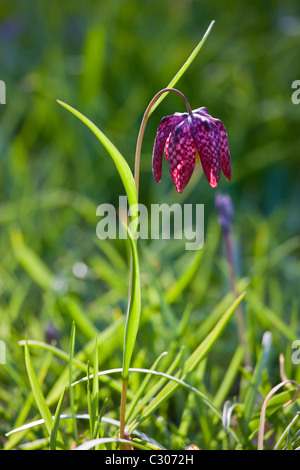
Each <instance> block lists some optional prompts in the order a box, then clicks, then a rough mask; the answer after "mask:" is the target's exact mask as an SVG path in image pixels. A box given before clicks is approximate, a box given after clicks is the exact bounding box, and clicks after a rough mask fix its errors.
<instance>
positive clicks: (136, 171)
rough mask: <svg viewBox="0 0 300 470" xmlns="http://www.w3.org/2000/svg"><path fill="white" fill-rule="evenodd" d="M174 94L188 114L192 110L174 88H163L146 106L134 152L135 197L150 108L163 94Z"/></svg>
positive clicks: (137, 190)
mask: <svg viewBox="0 0 300 470" xmlns="http://www.w3.org/2000/svg"><path fill="white" fill-rule="evenodd" d="M170 91H171V92H174V93H177V94H178V95H179V96H181V98H182V99H183V100H184V101H185V104H186V106H187V110H188V113H189V114H191V113H192V109H191V107H190V104H189V102H188V100H187V99H186V97H185V96H184V94H183V93H181V92H180V91H179V90H176V89H175V88H163V89H162V90H160V91H159V92H158V93H157V94H156V95H155V96H154V98H152V100H151V101H150V103H149V104H148V107H147V109H146V111H145V113H144V116H143V119H142V122H141V126H140V130H139V135H138V139H137V145H136V151H135V168H134V180H135V187H136V192H137V195H138V194H139V176H140V160H141V148H142V142H143V137H144V132H145V128H146V124H147V121H148V118H149V116H150V114H151V112H152V108H153V106H154V104H155V103H156V101H157V100H158V99H159V98H160V96H161V95H163V94H164V93H169V92H170Z"/></svg>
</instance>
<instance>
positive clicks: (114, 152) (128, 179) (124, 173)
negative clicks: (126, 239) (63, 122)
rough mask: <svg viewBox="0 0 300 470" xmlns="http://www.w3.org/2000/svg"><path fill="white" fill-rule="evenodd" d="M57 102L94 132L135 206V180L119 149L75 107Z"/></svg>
mask: <svg viewBox="0 0 300 470" xmlns="http://www.w3.org/2000/svg"><path fill="white" fill-rule="evenodd" d="M57 102H58V103H59V104H60V105H61V106H63V107H64V108H66V109H67V110H68V111H70V112H71V113H72V114H74V116H76V117H77V118H78V119H80V120H81V121H82V122H83V123H84V124H85V125H86V126H87V127H88V128H89V129H90V130H91V131H92V132H93V133H94V134H95V136H96V137H97V138H98V139H99V141H100V142H101V143H102V144H103V146H104V147H105V148H106V150H107V151H108V153H109V154H110V156H111V157H112V159H113V161H114V163H115V165H116V168H117V170H118V172H119V175H120V177H121V180H122V182H123V185H124V188H125V191H126V194H127V198H128V202H129V206H136V207H137V202H138V201H137V194H136V188H135V182H134V178H133V175H132V172H131V170H130V168H129V165H128V163H127V162H126V160H125V158H124V157H123V155H122V154H121V153H120V152H119V150H118V149H117V148H116V147H115V146H114V145H113V143H112V142H111V141H110V140H109V139H108V138H107V137H106V135H105V134H103V132H102V131H100V129H98V127H97V126H96V125H95V124H94V123H93V122H92V121H90V119H88V118H87V117H86V116H84V115H83V114H81V113H80V112H79V111H77V110H76V109H74V108H72V106H69V105H68V104H66V103H64V102H63V101H60V100H57Z"/></svg>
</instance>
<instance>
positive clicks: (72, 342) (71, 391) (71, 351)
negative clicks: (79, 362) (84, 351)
mask: <svg viewBox="0 0 300 470" xmlns="http://www.w3.org/2000/svg"><path fill="white" fill-rule="evenodd" d="M75 332H76V327H75V322H73V323H72V329H71V336H70V346H69V356H70V359H69V394H70V406H71V413H72V417H73V428H74V435H75V440H76V442H77V444H78V432H77V422H76V412H75V393H74V389H73V387H72V386H71V385H72V382H73V357H74V347H75Z"/></svg>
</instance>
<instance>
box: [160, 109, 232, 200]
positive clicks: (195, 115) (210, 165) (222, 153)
mask: <svg viewBox="0 0 300 470" xmlns="http://www.w3.org/2000/svg"><path fill="white" fill-rule="evenodd" d="M163 153H165V156H166V158H167V160H168V162H169V169H170V174H171V176H172V179H173V181H174V183H175V186H176V189H177V191H178V192H179V193H181V192H182V191H183V190H184V188H185V187H186V185H187V184H188V182H189V180H190V178H191V176H192V174H193V171H194V168H195V165H196V164H198V163H199V157H200V160H201V164H202V167H203V171H204V174H205V176H206V178H207V180H208V182H209V184H210V185H211V187H212V188H215V187H216V186H217V185H218V182H219V179H220V174H221V170H222V171H223V173H224V175H225V176H226V178H227V179H228V180H230V178H231V162H230V152H229V146H228V139H227V133H226V129H225V126H224V124H223V123H222V121H220V120H219V119H214V118H213V117H211V116H210V114H209V113H208V111H207V109H206V108H199V109H196V110H194V111H192V112H191V113H175V114H173V115H172V116H166V117H164V118H163V119H162V120H161V122H160V125H159V127H158V130H157V134H156V138H155V142H154V149H153V157H152V170H153V176H154V179H155V181H156V182H157V183H158V182H159V181H160V180H161V171H162V156H163Z"/></svg>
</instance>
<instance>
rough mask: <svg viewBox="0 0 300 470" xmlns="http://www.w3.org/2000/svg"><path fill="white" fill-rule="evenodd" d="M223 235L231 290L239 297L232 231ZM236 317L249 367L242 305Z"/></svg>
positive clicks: (240, 339)
mask: <svg viewBox="0 0 300 470" xmlns="http://www.w3.org/2000/svg"><path fill="white" fill-rule="evenodd" d="M223 234H224V239H225V245H226V254H227V260H228V264H229V270H230V283H231V289H232V291H233V293H234V296H235V297H238V292H237V288H236V273H235V268H234V259H233V247H232V239H231V234H230V230H223ZM236 315H237V328H238V337H239V341H240V344H241V345H242V347H243V349H244V352H245V364H246V365H248V366H249V365H250V356H249V351H248V347H247V344H246V331H245V325H244V318H243V312H242V309H241V305H238V307H237V309H236Z"/></svg>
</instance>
